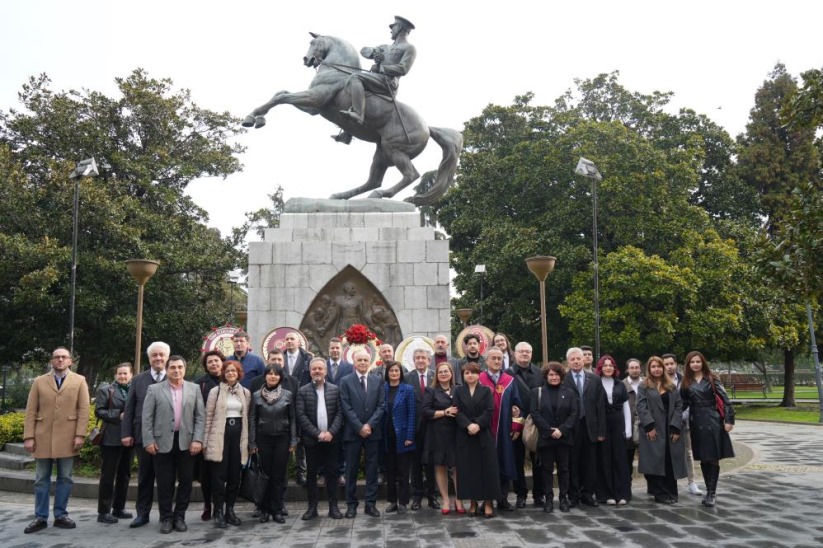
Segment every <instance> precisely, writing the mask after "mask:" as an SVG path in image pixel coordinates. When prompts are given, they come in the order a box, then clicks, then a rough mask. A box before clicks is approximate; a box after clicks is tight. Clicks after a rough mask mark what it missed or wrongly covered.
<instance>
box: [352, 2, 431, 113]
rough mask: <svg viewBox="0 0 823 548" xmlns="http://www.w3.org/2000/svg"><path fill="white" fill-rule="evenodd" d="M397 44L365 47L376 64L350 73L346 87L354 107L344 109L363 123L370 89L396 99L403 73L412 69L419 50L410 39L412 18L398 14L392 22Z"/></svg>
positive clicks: (365, 51)
mask: <svg viewBox="0 0 823 548" xmlns="http://www.w3.org/2000/svg"><path fill="white" fill-rule="evenodd" d="M389 28H390V29H391V37H392V40H394V43H393V44H390V45H384V46H377V47H375V48H370V47H365V48H363V49H361V50H360V55H362V56H363V57H365V58H366V59H371V60H373V61H374V64H373V65H372V67H371V71H370V72H355V73H353V74H352V75H351V76H349V79H348V81H347V82H346V89H347V90H348V92H349V93H350V94H351V108H349V109H347V110H343V111H340V113H341V114H343V115H345V116H347V117H349V118H351V119H352V120H354V121H355V122H357V123H358V124H362V123H363V110H364V109H365V107H366V92H365V90H366V89H368V90H369V91H371V92H374V93H382V94H383V95H388V96H389V97H391V98H392V100H394V98H395V97H396V95H397V86H398V83H399V81H400V77H401V76H405V75H406V74H408V73H409V71H410V70H411V68H412V65H413V64H414V59H415V57H417V50H416V49H415V48H414V46H413V45H412V44H410V43H409V41H408V40H407V38H408V36H409V33H410V32H411V31H412V30H414V25H412V23H411V21H409V20H408V19H404V18H403V17H400V16H398V15H395V16H394V23H392V24H391V25H389Z"/></svg>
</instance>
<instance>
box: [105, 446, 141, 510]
mask: <svg viewBox="0 0 823 548" xmlns="http://www.w3.org/2000/svg"><path fill="white" fill-rule="evenodd" d="M100 456H101V457H102V459H103V466H102V467H101V469H100V483H99V488H98V493H97V512H98V513H100V514H108V513H109V512H111V511H112V510H115V511H121V510H123V509H124V508H125V507H126V495H128V492H129V480H130V479H131V462H132V460H133V459H134V450H133V449H132V448H131V447H123V446H122V445H101V446H100Z"/></svg>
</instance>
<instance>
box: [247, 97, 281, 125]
mask: <svg viewBox="0 0 823 548" xmlns="http://www.w3.org/2000/svg"><path fill="white" fill-rule="evenodd" d="M288 93H289V92H288V91H285V90H283V91H278V92H277V93H275V94H274V96H273V97H272V98H271V99H269V100H268V101H267V102H265V103H263V104H262V105H260V106H259V107H257V108H256V109H254V110H253V111H251V114H249V115H248V116H246V118H245V119H244V120H243V127H252V126H254V127H255V128H261V127H263V126H265V125H266V118H265V115H266V114H268V112H269V111H270V110H271V109H272V108H273V107H276V106H277V105H279V104H280V101H279V99H280V97H282V96H283V95H287V94H288Z"/></svg>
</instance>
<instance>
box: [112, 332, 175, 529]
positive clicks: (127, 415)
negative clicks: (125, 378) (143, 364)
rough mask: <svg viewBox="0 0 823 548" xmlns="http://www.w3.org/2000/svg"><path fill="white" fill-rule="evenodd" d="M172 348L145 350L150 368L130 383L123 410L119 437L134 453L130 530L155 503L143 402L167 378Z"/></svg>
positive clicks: (144, 521)
mask: <svg viewBox="0 0 823 548" xmlns="http://www.w3.org/2000/svg"><path fill="white" fill-rule="evenodd" d="M170 351H171V348H170V347H169V345H167V344H166V343H164V342H160V341H157V342H153V343H151V344H150V345H149V348H148V349H147V350H146V354H147V355H148V357H149V369H148V371H143V372H142V373H140V374H139V375H136V376H135V377H134V378H132V380H131V388H129V395H128V398H126V408H125V409H124V410H123V421H122V423H121V431H120V435H121V436H122V440H121V441H122V443H123V445H124V446H125V447H132V446H134V448H135V452H136V453H137V501H136V504H135V507H136V510H137V515H136V516H135V517H134V520H133V521H132V522H131V525H129V527H140V526H142V525H145V524H147V523H148V522H149V514H151V506H152V503H153V502H154V460H153V459H152V456H151V455H150V454H148V453H147V452H146V450H145V449H144V447H143V422H142V421H143V403H144V402H145V400H146V393H147V392H148V390H149V386H151V385H153V384H156V383H158V382H161V381H163V380H165V379H166V362H167V361H168V359H169V352H170Z"/></svg>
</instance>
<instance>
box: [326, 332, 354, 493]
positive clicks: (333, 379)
mask: <svg viewBox="0 0 823 548" xmlns="http://www.w3.org/2000/svg"><path fill="white" fill-rule="evenodd" d="M326 371H327V372H328V373H327V375H326V380H328V381H329V382H330V383H332V384H333V385H335V386H338V387H339V386H340V381H342V380H343V378H345V377H346V376H347V375H351V374H352V373H353V372H354V365H353V364H352V363H351V362H349V361H346V360H344V359H343V341H341V340H340V339H338V338H337V337H332V338H331V339H329V359H328V360H326ZM336 445H337V451H338V454H337V481H338V482H339V484H340V485H346V480H345V479H344V474H345V472H346V448H345V446H344V444H343V443H338V444H336ZM324 472H325V469H324V468H323V467H322V466H321V469H320V474H321V483H322V480H325V474H324Z"/></svg>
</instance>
